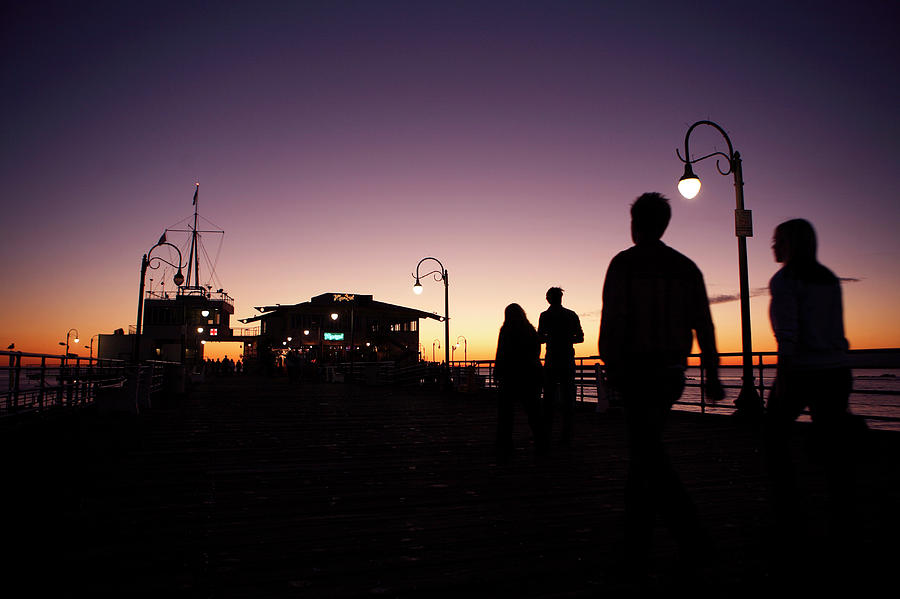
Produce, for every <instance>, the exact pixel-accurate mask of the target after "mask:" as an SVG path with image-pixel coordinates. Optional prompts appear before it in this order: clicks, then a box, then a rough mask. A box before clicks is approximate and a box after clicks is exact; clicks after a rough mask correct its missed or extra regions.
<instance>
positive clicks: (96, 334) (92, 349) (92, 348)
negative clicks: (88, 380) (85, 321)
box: [84, 333, 100, 364]
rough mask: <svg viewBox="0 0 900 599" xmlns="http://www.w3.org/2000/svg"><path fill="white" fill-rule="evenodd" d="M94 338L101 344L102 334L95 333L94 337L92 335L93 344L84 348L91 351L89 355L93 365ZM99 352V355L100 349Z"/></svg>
mask: <svg viewBox="0 0 900 599" xmlns="http://www.w3.org/2000/svg"><path fill="white" fill-rule="evenodd" d="M94 337H97V338H98V339H97V341H98V342H99V337H100V333H94V334H93V335H91V344H90V345H85V346H84V349H89V350H91V353H90V354H88V355H89V356H90V359H91V364H93V363H94ZM97 350H98V351H97V353H98V354H99V353H100V351H99V350H100V348H99V347H98V348H97Z"/></svg>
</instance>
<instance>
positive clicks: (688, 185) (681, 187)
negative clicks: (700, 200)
mask: <svg viewBox="0 0 900 599" xmlns="http://www.w3.org/2000/svg"><path fill="white" fill-rule="evenodd" d="M678 193H680V194H681V195H682V197H683V198H684V199H686V200H693V199H694V198H695V197H697V194H698V193H700V179H698V178H697V177H693V178H688V179H681V180H680V181H679V182H678Z"/></svg>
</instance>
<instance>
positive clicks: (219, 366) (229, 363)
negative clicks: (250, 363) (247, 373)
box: [203, 356, 244, 376]
mask: <svg viewBox="0 0 900 599" xmlns="http://www.w3.org/2000/svg"><path fill="white" fill-rule="evenodd" d="M243 369H244V365H243V363H242V362H241V360H237V361H235V360H232V359H231V358H229V357H228V356H225V357H223V358H221V359H220V358H216V359H215V360H213V359H212V358H207V359H206V360H204V362H203V374H205V375H213V376H233V375H240V374H241V372H243Z"/></svg>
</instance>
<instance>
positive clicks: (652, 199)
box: [631, 191, 672, 239]
mask: <svg viewBox="0 0 900 599" xmlns="http://www.w3.org/2000/svg"><path fill="white" fill-rule="evenodd" d="M671 218H672V208H671V206H669V198H667V197H666V196H664V195H662V194H661V193H657V192H655V191H652V192H648V193H645V194H642V195H641V196H640V197H638V199H636V200H635V201H634V203H632V204H631V225H632V228H633V229H634V230H635V231H638V232H639V233H641V235H643V236H647V237H650V238H653V239H660V238H661V237H662V236H663V233H665V231H666V227H668V226H669V220H670V219H671Z"/></svg>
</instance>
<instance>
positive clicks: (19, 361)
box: [12, 352, 22, 410]
mask: <svg viewBox="0 0 900 599" xmlns="http://www.w3.org/2000/svg"><path fill="white" fill-rule="evenodd" d="M21 370H22V352H19V353H17V354H16V359H15V379H16V380H15V383H14V387H13V399H12V407H13V409H14V410H17V409H18V408H19V373H20V372H21Z"/></svg>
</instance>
